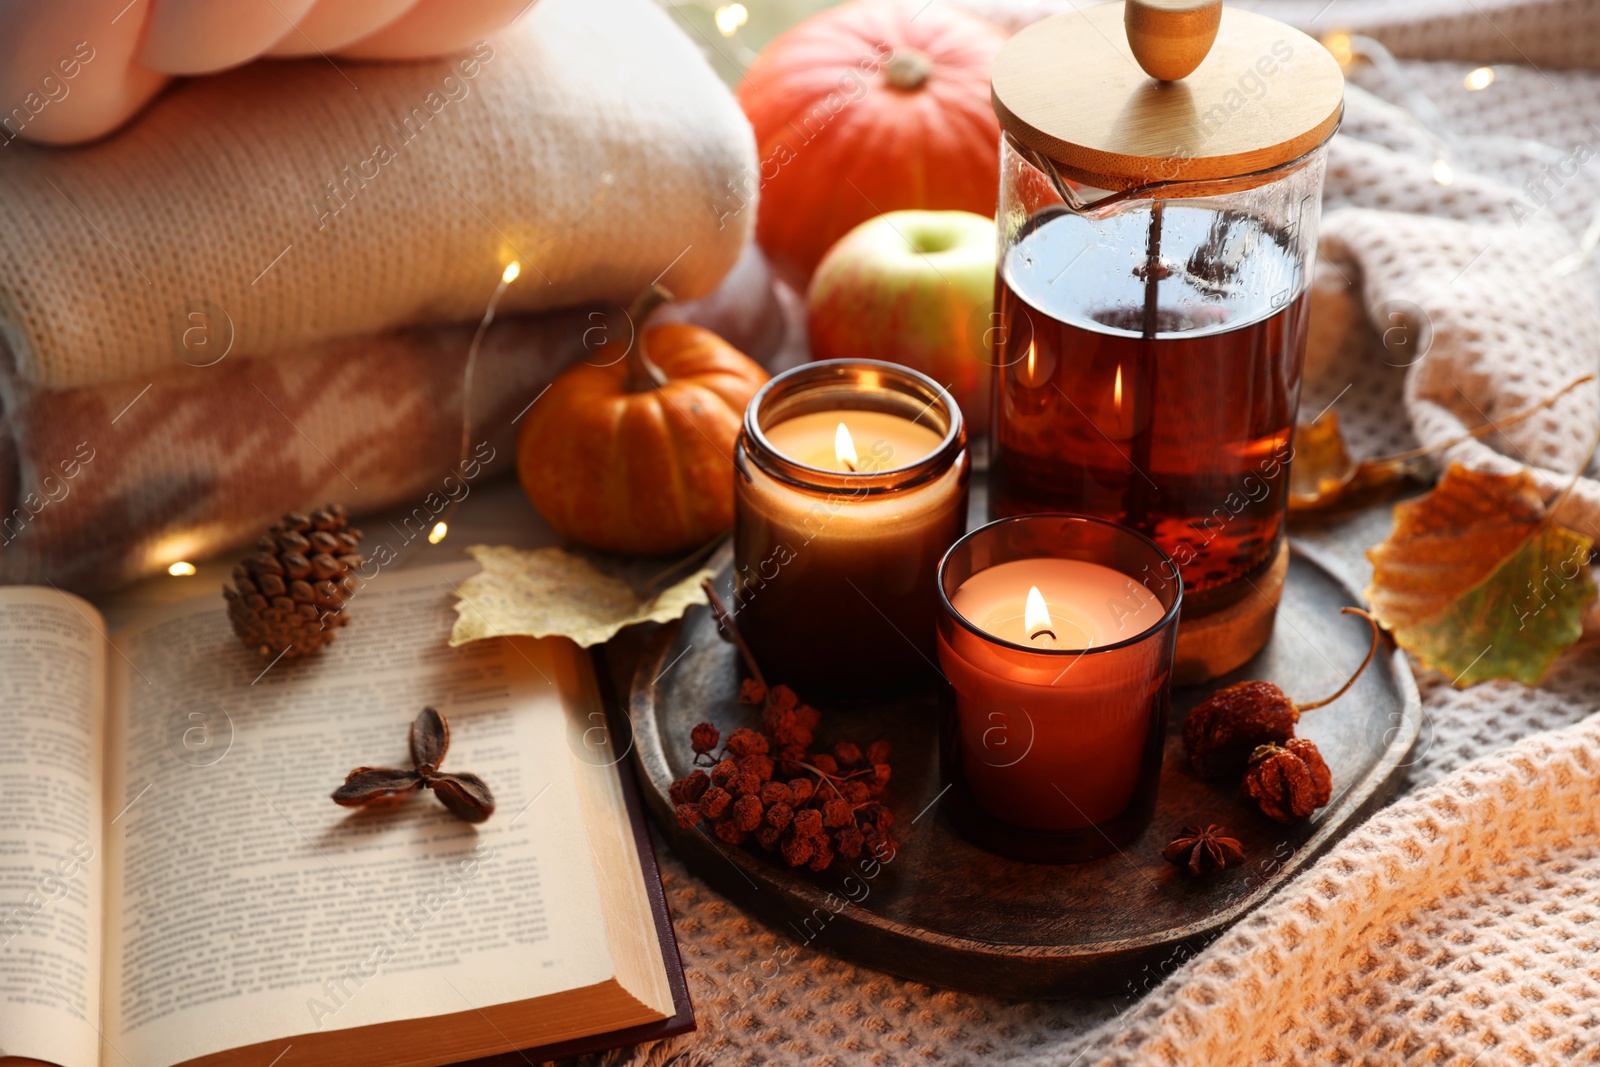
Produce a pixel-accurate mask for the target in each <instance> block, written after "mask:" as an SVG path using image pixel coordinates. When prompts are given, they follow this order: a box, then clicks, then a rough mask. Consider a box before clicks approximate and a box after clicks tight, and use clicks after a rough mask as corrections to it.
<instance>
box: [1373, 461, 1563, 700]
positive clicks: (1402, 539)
mask: <svg viewBox="0 0 1600 1067" xmlns="http://www.w3.org/2000/svg"><path fill="white" fill-rule="evenodd" d="M1394 520H1395V524H1394V532H1393V533H1391V534H1390V535H1389V538H1388V539H1387V540H1386V541H1384V542H1383V543H1382V544H1379V545H1376V546H1375V547H1373V548H1371V549H1369V550H1368V551H1367V558H1368V559H1370V560H1371V561H1372V565H1373V574H1372V584H1371V585H1370V586H1369V587H1368V588H1367V599H1368V600H1369V601H1370V602H1371V604H1372V610H1373V613H1374V614H1376V615H1377V616H1378V619H1379V621H1380V622H1382V623H1383V625H1384V626H1385V627H1386V628H1387V629H1388V630H1389V632H1390V633H1392V634H1393V635H1394V639H1395V641H1396V643H1398V644H1399V645H1400V647H1402V648H1404V649H1405V650H1406V651H1407V652H1410V653H1411V654H1412V655H1414V656H1416V657H1417V658H1418V659H1419V660H1421V661H1422V663H1423V664H1424V665H1425V666H1428V667H1432V668H1434V669H1436V670H1440V671H1443V672H1444V673H1445V674H1447V675H1450V676H1451V677H1453V678H1454V680H1455V684H1456V685H1458V686H1469V685H1474V684H1476V683H1478V682H1481V681H1484V680H1485V679H1488V678H1515V679H1516V680H1518V681H1520V682H1522V683H1523V684H1524V685H1534V684H1537V683H1538V681H1539V679H1540V678H1542V677H1543V676H1544V673H1545V671H1546V670H1548V669H1549V667H1550V665H1551V664H1552V663H1553V662H1554V661H1555V658H1556V657H1557V656H1558V655H1560V654H1561V652H1562V651H1563V650H1564V649H1566V648H1567V647H1568V646H1570V645H1571V644H1573V642H1575V641H1577V639H1578V638H1579V637H1580V636H1581V635H1582V633H1583V613H1584V611H1585V609H1586V608H1587V607H1588V606H1589V603H1590V602H1591V601H1593V600H1594V598H1595V586H1594V579H1593V578H1592V577H1590V574H1589V550H1590V548H1591V547H1592V546H1593V541H1592V540H1591V539H1590V538H1588V537H1585V536H1583V535H1582V534H1577V533H1574V532H1572V531H1571V530H1568V529H1566V528H1565V527H1563V526H1561V525H1559V524H1557V523H1556V522H1554V521H1553V520H1551V519H1550V517H1549V514H1548V511H1547V509H1546V506H1545V503H1544V497H1543V494H1542V493H1541V492H1540V491H1539V487H1538V483H1537V482H1535V481H1534V479H1533V476H1532V475H1530V474H1529V473H1528V472H1526V471H1520V472H1518V473H1517V474H1514V475H1505V474H1486V473H1483V472H1480V471H1470V470H1467V469H1466V468H1464V467H1461V466H1457V465H1451V467H1450V469H1449V470H1447V471H1446V472H1445V475H1444V477H1443V478H1442V479H1441V480H1440V482H1439V485H1438V487H1437V488H1436V489H1434V490H1433V491H1432V492H1431V493H1428V494H1426V495H1424V496H1421V497H1418V498H1417V499H1415V500H1411V501H1407V502H1405V503H1403V504H1400V505H1398V506H1396V507H1395V509H1394Z"/></svg>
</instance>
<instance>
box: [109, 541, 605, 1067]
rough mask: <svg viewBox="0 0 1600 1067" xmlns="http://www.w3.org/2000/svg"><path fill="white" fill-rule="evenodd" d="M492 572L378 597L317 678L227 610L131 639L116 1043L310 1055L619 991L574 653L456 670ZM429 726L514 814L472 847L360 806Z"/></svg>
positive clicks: (355, 615)
mask: <svg viewBox="0 0 1600 1067" xmlns="http://www.w3.org/2000/svg"><path fill="white" fill-rule="evenodd" d="M475 569H476V568H475V566H474V565H472V564H466V565H464V566H451V567H448V568H428V569H425V570H418V571H412V572H408V573H402V574H398V575H386V576H383V577H381V578H379V579H377V580H375V581H373V582H371V583H369V584H368V585H367V586H366V588H364V589H363V590H362V592H361V593H360V594H359V595H358V596H357V597H356V598H355V599H354V600H353V601H352V607H351V615H352V621H351V623H350V625H349V626H347V627H345V628H344V629H342V630H340V631H339V634H338V639H337V640H336V641H335V642H334V643H333V644H332V645H331V646H329V647H328V648H327V649H325V650H324V651H323V652H322V653H320V654H319V655H317V656H315V657H312V658H310V659H308V660H306V661H304V662H292V661H287V660H286V661H282V662H279V663H276V664H272V665H269V664H267V663H266V662H265V661H263V660H262V659H261V658H260V657H259V656H257V655H255V654H254V653H252V652H250V651H249V650H247V649H245V648H244V647H243V646H242V644H241V643H240V642H239V641H238V639H237V638H235V637H234V635H233V633H232V631H231V630H230V628H229V625H228V621H227V618H226V613H225V611H224V609H223V603H222V599H221V597H217V598H215V599H214V600H206V601H200V602H196V603H193V604H190V605H178V606H175V607H173V608H168V609H163V610H162V611H161V612H160V613H158V614H155V615H153V616H151V617H149V618H147V619H145V620H143V621H141V622H140V623H138V624H137V625H135V626H134V627H132V628H130V629H129V630H128V631H126V632H124V633H119V634H118V635H117V636H116V641H117V644H118V647H119V648H120V649H122V651H123V652H125V653H126V656H127V659H128V661H129V663H128V664H123V665H122V669H116V668H114V669H113V676H114V680H115V681H114V688H113V700H112V703H113V706H112V710H111V716H110V720H109V721H110V725H109V741H108V753H109V754H110V755H109V757H108V758H110V759H111V762H112V780H111V786H110V793H111V799H109V800H108V802H107V806H108V807H110V806H112V805H113V804H117V805H120V804H127V803H130V802H131V803H132V806H131V807H130V808H129V810H128V812H127V815H126V816H125V817H124V819H123V820H122V824H123V825H122V828H121V831H122V832H120V833H118V834H116V835H113V836H112V838H111V840H110V841H109V842H108V844H109V857H108V862H107V865H108V869H109V870H110V872H111V884H110V886H109V888H108V893H109V894H110V900H111V901H112V902H113V904H112V906H111V907H110V909H109V912H108V918H107V928H108V929H107V949H106V963H105V966H106V982H107V988H108V990H114V991H115V993H116V995H115V996H114V997H108V999H109V1000H110V1001H111V1003H110V1004H109V1006H108V1010H107V1012H106V1024H107V1037H108V1040H109V1041H111V1042H112V1043H114V1044H115V1046H116V1048H117V1049H118V1051H119V1053H120V1054H122V1055H123V1056H126V1057H127V1059H128V1060H129V1061H130V1062H132V1063H136V1064H141V1065H143V1064H150V1065H155V1067H159V1065H170V1064H174V1063H179V1062H182V1061H186V1060H190V1059H193V1058H196V1057H200V1056H205V1055H208V1054H212V1053H216V1052H219V1051H222V1050H226V1049H230V1048H237V1047H239V1046H244V1045H252V1044H257V1043H261V1042H267V1041H278V1040H281V1041H282V1042H283V1044H284V1047H285V1048H286V1049H287V1048H289V1047H290V1046H292V1044H293V1042H294V1039H295V1037H296V1035H302V1034H312V1033H317V1032H321V1031H324V1030H327V1029H330V1028H346V1027H356V1026H366V1025H372V1024H378V1023H385V1022H390V1021H393V1020H396V1019H406V1018H424V1017H429V1016H435V1015H445V1014H452V1013H460V1012H466V1011H474V1010H481V1009H482V1008H483V1007H484V1006H485V1005H491V1004H498V1003H506V1002H510V1001H517V1000H524V999H529V998H533V997H537V996H543V995H546V994H550V993H553V992H557V991H560V990H567V989H576V988H581V987H583V986H587V985H592V984H595V983H598V982H601V981H604V980H606V979H608V978H609V977H610V976H611V975H612V973H613V966H612V963H611V959H610V955H609V952H608V949H607V942H606V935H605V930H604V924H603V921H602V918H601V914H600V911H599V906H598V904H597V902H596V882H595V875H594V870H593V866H592V864H591V862H590V859H589V850H588V844H587V840H586V838H585V836H584V830H583V819H582V814H581V811H580V807H579V801H578V796H577V790H576V788H575V777H574V770H573V760H572V755H571V753H570V751H569V748H568V743H567V741H566V712H565V710H564V708H563V706H562V701H561V699H560V693H559V691H558V688H557V686H556V685H555V684H554V683H553V681H552V679H553V678H554V677H555V675H556V671H555V668H554V664H553V661H552V660H551V659H550V657H552V656H554V655H555V654H556V653H557V651H558V650H559V646H551V645H549V644H548V643H545V642H523V641H519V642H517V643H516V645H514V646H513V645H510V644H507V643H504V642H501V641H483V642H477V643H475V644H472V645H468V646H465V647H463V648H459V649H452V648H449V647H448V646H447V645H446V636H447V635H448V633H449V631H450V627H451V623H452V621H453V620H454V618H455V613H454V611H453V608H452V598H451V596H450V591H451V583H452V582H459V581H460V580H461V578H463V577H465V576H466V575H467V574H469V573H472V572H473V571H474V570H475ZM441 572H444V574H445V576H443V577H442V576H441ZM118 659H119V662H120V657H119V658H118ZM541 661H544V662H541ZM425 705H427V706H432V707H434V708H437V709H438V710H439V711H440V712H442V713H443V714H444V715H445V716H446V717H447V718H448V720H449V723H450V733H451V740H450V749H449V752H448V754H447V755H446V757H445V760H444V763H443V766H442V769H443V770H446V771H450V770H458V771H471V772H472V773H474V774H477V775H479V776H480V777H482V778H483V779H484V780H485V781H486V782H487V783H488V784H489V786H490V787H491V788H492V789H493V791H494V794H495V798H496V800H497V804H498V807H497V811H496V813H495V814H494V816H493V817H492V818H491V819H490V820H489V821H488V822H486V823H483V824H480V825H477V826H473V825H470V824H468V823H465V822H462V821H460V820H458V819H456V818H455V817H454V816H452V815H450V814H449V813H448V812H447V811H446V810H445V809H444V808H443V807H442V806H441V805H440V804H439V803H438V801H437V800H436V799H435V798H434V797H433V796H432V795H431V794H429V793H426V792H423V793H417V794H413V795H410V796H407V797H405V798H403V799H401V800H399V801H395V802H390V803H387V804H385V805H383V806H381V807H379V808H368V809H346V808H340V807H338V806H336V805H335V804H334V803H333V802H332V801H331V800H330V799H329V793H331V792H332V791H333V789H334V788H335V787H336V786H338V785H339V784H340V783H341V782H343V780H344V777H345V775H346V774H347V773H348V772H349V771H350V770H352V769H353V768H355V767H358V766H387V767H401V768H409V767H410V759H409V755H408V749H407V740H406V739H407V731H408V729H409V725H410V723H411V720H412V718H413V717H415V715H416V713H417V712H418V711H419V710H420V709H421V708H422V707H423V706H425ZM507 1051H510V1049H509V1048H508V1049H507ZM268 1058H269V1059H270V1057H268ZM294 1062H297V1061H294V1060H293V1059H292V1057H286V1058H285V1060H284V1063H285V1064H286V1065H291V1067H292V1064H293V1063H294ZM298 1062H303V1061H298Z"/></svg>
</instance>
